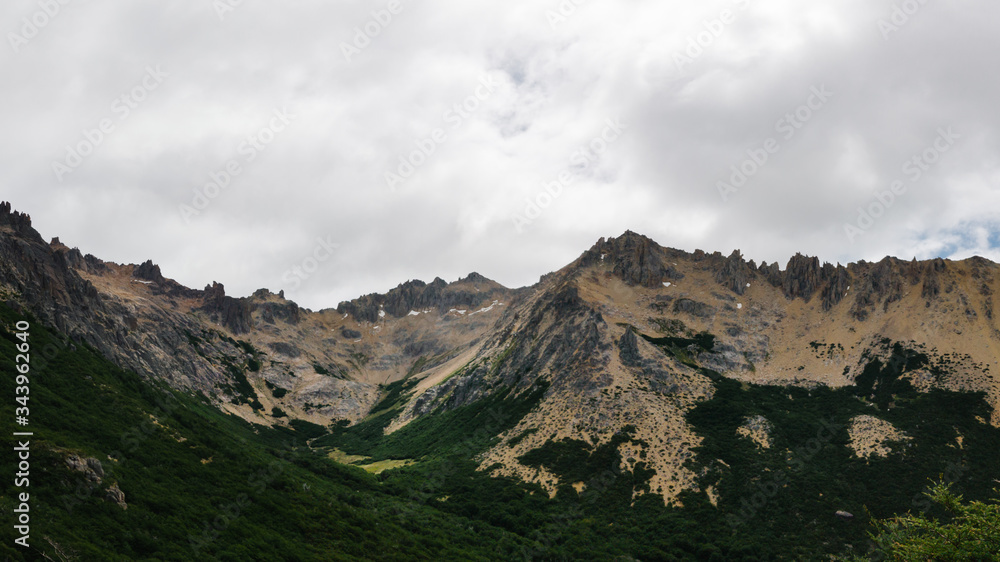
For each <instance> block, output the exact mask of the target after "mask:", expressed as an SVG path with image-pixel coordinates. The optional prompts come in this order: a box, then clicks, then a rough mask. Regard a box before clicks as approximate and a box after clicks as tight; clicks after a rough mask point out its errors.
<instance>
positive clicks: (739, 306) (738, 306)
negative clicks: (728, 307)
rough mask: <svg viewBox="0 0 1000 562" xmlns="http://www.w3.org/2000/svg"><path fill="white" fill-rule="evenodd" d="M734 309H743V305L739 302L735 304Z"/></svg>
mask: <svg viewBox="0 0 1000 562" xmlns="http://www.w3.org/2000/svg"><path fill="white" fill-rule="evenodd" d="M736 308H737V310H739V309H741V308H743V303H741V302H738V303H736Z"/></svg>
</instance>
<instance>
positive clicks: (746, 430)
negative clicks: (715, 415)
mask: <svg viewBox="0 0 1000 562" xmlns="http://www.w3.org/2000/svg"><path fill="white" fill-rule="evenodd" d="M736 433H737V435H739V436H740V437H745V438H747V439H749V440H751V441H753V442H754V443H756V444H757V446H758V447H760V448H761V449H770V448H771V424H770V422H768V421H767V418H765V417H764V416H753V417H749V418H747V419H745V420H743V425H741V426H739V427H738V428H736Z"/></svg>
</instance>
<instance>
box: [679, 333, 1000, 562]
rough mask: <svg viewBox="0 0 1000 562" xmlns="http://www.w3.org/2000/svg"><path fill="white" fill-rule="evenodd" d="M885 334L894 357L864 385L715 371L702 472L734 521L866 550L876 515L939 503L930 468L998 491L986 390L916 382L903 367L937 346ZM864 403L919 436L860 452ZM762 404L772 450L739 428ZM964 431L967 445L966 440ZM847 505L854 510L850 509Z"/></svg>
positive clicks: (979, 491) (758, 533) (966, 489)
mask: <svg viewBox="0 0 1000 562" xmlns="http://www.w3.org/2000/svg"><path fill="white" fill-rule="evenodd" d="M883 345H885V346H886V347H887V351H889V353H890V355H889V358H888V360H886V361H885V362H882V361H881V360H878V359H871V360H870V361H869V363H868V364H867V366H866V368H865V370H864V373H863V374H862V375H861V376H859V377H858V381H857V383H858V386H856V387H853V388H845V389H839V390H831V389H828V388H825V387H820V388H816V389H813V390H806V389H802V388H785V387H764V386H754V385H741V384H740V383H738V382H735V381H731V380H728V379H722V380H719V381H716V383H715V385H716V395H715V397H714V398H713V399H712V400H710V401H708V402H704V403H702V404H701V405H699V406H698V407H697V408H696V409H695V410H694V411H693V412H692V413H691V414H690V415H689V421H691V422H692V423H693V424H694V425H695V428H696V429H697V431H698V432H699V433H701V434H702V435H703V436H704V437H705V442H704V445H703V447H701V450H700V451H699V461H701V462H702V463H705V464H707V466H709V467H710V472H709V474H708V475H707V476H706V477H705V478H704V479H703V480H702V481H703V483H704V484H713V483H714V484H715V486H716V489H717V490H718V492H719V494H720V496H721V500H720V502H719V508H720V512H721V514H722V515H723V516H724V517H725V519H726V521H727V523H728V524H729V526H730V527H731V528H732V529H733V532H736V533H752V534H753V535H754V536H755V538H757V539H758V540H763V541H765V542H766V543H767V544H771V545H774V546H775V547H777V551H778V552H781V553H783V556H789V557H792V558H795V557H799V556H801V557H806V558H808V557H810V556H815V555H816V554H817V553H821V552H825V553H831V554H835V553H844V552H845V551H847V546H848V545H851V546H853V548H854V550H855V551H865V550H866V548H867V546H866V545H868V544H869V541H868V537H867V531H869V530H870V528H869V526H868V521H869V517H872V516H874V517H876V518H884V517H889V516H891V515H893V514H896V513H903V512H906V511H908V510H914V511H918V510H931V511H930V512H933V507H932V505H931V503H930V502H929V501H927V499H926V498H925V497H924V495H923V494H922V492H923V491H924V490H925V489H926V486H927V479H928V478H931V477H935V478H936V477H939V476H941V475H944V476H945V477H946V478H948V479H949V481H951V482H952V483H953V485H954V486H955V488H956V489H957V490H960V491H961V492H962V493H965V494H966V495H967V496H968V497H970V498H973V499H984V498H986V497H988V495H989V493H990V490H991V488H992V487H993V486H994V485H995V484H994V482H993V478H995V477H996V470H995V467H996V466H998V464H1000V431H998V430H997V429H995V428H993V427H991V426H989V425H987V424H984V423H981V422H980V421H978V420H977V419H976V417H977V416H980V417H982V418H983V419H989V417H990V408H989V406H988V405H987V403H986V402H985V401H984V400H983V395H982V394H979V393H957V392H946V391H940V390H935V391H932V392H929V393H926V394H921V393H917V392H916V391H915V390H914V389H913V388H912V386H910V384H909V383H908V382H906V381H905V380H900V379H899V375H900V374H901V373H902V372H903V371H904V370H909V369H912V368H916V367H920V366H924V365H926V363H927V357H926V356H923V355H922V354H920V353H916V352H914V351H911V350H907V349H905V348H903V347H902V346H901V345H899V344H894V345H889V343H888V342H883ZM868 398H872V399H873V400H874V402H871V401H869V400H868ZM876 406H878V407H876ZM860 414H868V415H875V416H877V417H880V418H882V419H884V420H886V421H889V422H890V423H892V424H893V425H895V426H896V427H897V428H899V429H901V430H902V431H904V432H905V433H906V434H907V435H909V436H911V437H912V438H913V439H912V440H911V441H906V442H902V443H896V444H894V447H893V449H894V451H896V452H894V453H893V454H890V455H889V456H888V457H886V458H879V457H873V458H872V459H871V460H870V461H867V462H866V461H865V460H862V459H858V458H856V457H854V456H853V452H852V451H851V449H849V448H848V447H846V445H847V443H848V432H847V430H848V426H849V422H850V419H851V418H852V417H854V416H856V415H860ZM757 415H761V416H764V417H765V418H767V420H768V421H769V422H770V423H771V425H772V426H773V430H772V433H771V436H772V446H771V447H770V448H769V449H763V450H762V449H758V448H757V446H756V445H755V444H754V443H753V442H752V441H750V440H748V439H744V438H741V437H739V436H738V435H737V433H736V429H737V428H738V427H739V426H740V425H741V424H742V423H743V421H744V420H745V419H746V418H748V417H751V416H757ZM959 435H961V436H963V438H964V441H963V446H962V447H958V446H956V438H957V437H958V436H959ZM715 459H718V461H721V462H718V461H715ZM723 463H725V464H723ZM727 465H728V466H727ZM837 511H846V512H849V513H852V514H854V515H855V518H854V519H853V520H850V521H844V520H841V519H839V518H838V517H836V515H835V513H836V512H837ZM790 529H794V532H790V531H789V530H790Z"/></svg>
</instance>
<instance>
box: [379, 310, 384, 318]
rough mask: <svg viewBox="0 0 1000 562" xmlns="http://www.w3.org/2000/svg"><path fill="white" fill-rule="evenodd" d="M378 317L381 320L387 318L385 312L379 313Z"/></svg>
mask: <svg viewBox="0 0 1000 562" xmlns="http://www.w3.org/2000/svg"><path fill="white" fill-rule="evenodd" d="M378 317H379V318H385V311H384V310H379V311H378Z"/></svg>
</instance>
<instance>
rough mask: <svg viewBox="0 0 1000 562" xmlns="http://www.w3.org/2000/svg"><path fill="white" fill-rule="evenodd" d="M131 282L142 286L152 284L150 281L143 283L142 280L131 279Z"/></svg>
mask: <svg viewBox="0 0 1000 562" xmlns="http://www.w3.org/2000/svg"><path fill="white" fill-rule="evenodd" d="M132 282H133V283H142V284H143V285H149V284H151V283H152V281H143V280H142V279H133V280H132Z"/></svg>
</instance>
